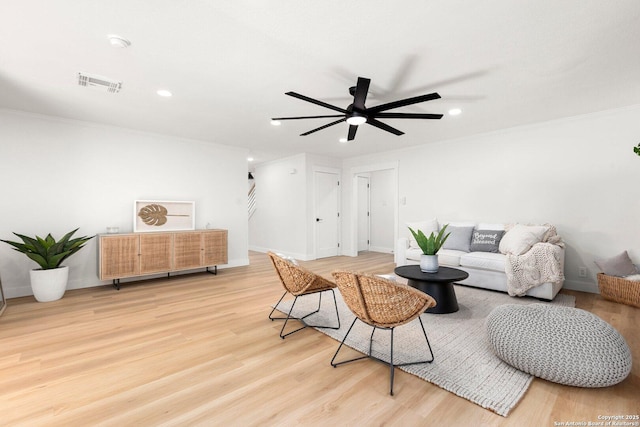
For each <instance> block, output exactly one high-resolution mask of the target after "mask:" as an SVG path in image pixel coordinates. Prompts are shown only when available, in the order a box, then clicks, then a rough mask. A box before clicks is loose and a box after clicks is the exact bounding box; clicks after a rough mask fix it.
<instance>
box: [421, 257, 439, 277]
mask: <svg viewBox="0 0 640 427" xmlns="http://www.w3.org/2000/svg"><path fill="white" fill-rule="evenodd" d="M420 271H422V272H423V273H437V272H438V255H424V254H423V255H420Z"/></svg>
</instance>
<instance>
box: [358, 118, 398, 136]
mask: <svg viewBox="0 0 640 427" xmlns="http://www.w3.org/2000/svg"><path fill="white" fill-rule="evenodd" d="M367 123H369V124H370V125H371V126H375V127H377V128H379V129H382V130H386V131H387V132H391V133H392V134H394V135H398V136H400V135H404V132H402V131H399V130H398V129H396V128H393V127H391V126H389V125H387V124H385V123H382V122H381V121H378V120H376V119H373V118H371V117H369V118H367Z"/></svg>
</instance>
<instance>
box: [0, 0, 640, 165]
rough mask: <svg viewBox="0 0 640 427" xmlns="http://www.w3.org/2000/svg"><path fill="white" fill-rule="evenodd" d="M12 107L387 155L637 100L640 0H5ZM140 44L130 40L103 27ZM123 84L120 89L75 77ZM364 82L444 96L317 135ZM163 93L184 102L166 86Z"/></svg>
mask: <svg viewBox="0 0 640 427" xmlns="http://www.w3.org/2000/svg"><path fill="white" fill-rule="evenodd" d="M0 1H1V2H2V7H1V8H0V108H2V107H5V108H9V109H15V110H23V111H28V112H33V113H39V114H46V115H53V116H60V117H64V118H70V119H79V120H87V121H93V122H99V123H105V124H109V125H115V126H121V127H125V128H132V129H139V130H143V131H150V132H157V133H162V134H169V135H175V136H180V137H186V138H195V139H201V140H206V141H212V142H216V143H221V144H228V145H235V146H240V147H246V148H248V149H249V150H250V151H251V153H252V154H253V155H254V157H255V158H256V160H258V161H262V160H268V159H271V158H274V157H275V156H282V155H289V154H294V153H300V152H308V153H316V154H323V155H328V156H333V157H351V156H355V155H360V154H365V153H371V152H379V151H384V150H389V149H394V148H400V147H407V146H411V145H418V144H424V143H428V142H432V141H440V140H447V139H451V138H458V137H462V136H466V135H472V134H476V133H481V132H486V131H491V130H495V129H502V128H508V127H512V126H517V125H522V124H527V123H534V122H539V121H545V120H551V119H556V118H561V117H567V116H574V115H578V114H583V113H589V112H595V111H601V110H606V109H611V108H616V107H622V106H626V105H632V104H639V103H640V2H639V1H638V0H610V1H603V0H535V1H534V0H530V1H523V0H488V1H475V2H474V1H468V0H467V1H463V0H447V1H427V0H406V1H397V2H391V1H381V0H368V1H365V0H351V1H345V0H325V1H313V0H278V1H275V0H268V1H267V0H244V1H238V0H234V1H231V0H229V1H224V2H223V1H214V0H111V1H91V0H55V1H51V0H0ZM109 34H118V35H120V36H123V37H125V38H127V39H129V40H130V41H131V43H132V45H131V46H130V47H129V48H127V49H116V48H113V47H111V46H110V45H109V42H108V40H107V35H109ZM78 72H86V73H93V74H98V75H102V76H106V77H110V78H113V79H117V80H121V81H122V82H123V86H122V90H121V92H120V93H117V94H109V93H106V92H105V93H102V92H98V91H95V90H92V89H88V88H84V87H81V86H79V85H78V84H77V73H78ZM358 76H363V77H368V78H370V79H372V84H371V89H370V93H369V97H368V99H367V106H368V107H371V106H373V105H375V104H378V103H383V102H388V101H392V100H396V99H400V98H405V97H411V96H417V95H421V94H424V93H430V92H434V91H437V92H438V93H439V94H440V95H441V96H442V99H440V100H436V101H430V102H426V103H423V104H418V105H415V106H411V107H405V108H403V109H400V110H394V111H405V112H428V113H446V112H447V111H448V110H449V109H450V108H452V107H459V108H462V110H463V113H462V115H460V116H457V117H452V116H448V115H445V117H444V118H443V119H442V120H386V121H385V122H386V123H388V124H390V125H391V126H394V127H397V128H399V129H400V130H402V131H404V132H405V135H403V136H399V137H398V136H395V135H392V134H390V133H387V132H384V131H382V130H379V129H376V128H374V127H372V126H369V125H363V126H361V127H360V129H359V131H358V135H357V137H356V139H355V142H350V143H348V144H341V143H339V142H338V139H339V138H340V137H342V136H346V132H347V129H348V125H347V124H345V123H341V124H339V125H335V126H333V127H330V128H327V129H325V130H322V131H319V132H316V133H314V134H312V135H309V136H306V137H301V136H298V135H299V134H300V133H302V132H305V131H308V130H311V129H313V128H315V127H318V126H321V125H322V124H325V123H328V122H330V121H331V119H315V120H299V121H289V122H284V123H283V125H282V126H279V127H275V126H272V125H271V124H270V118H271V117H275V116H298V115H321V114H333V113H334V112H332V111H331V110H328V109H324V108H322V107H319V106H316V105H313V104H309V103H306V102H304V101H301V100H298V99H295V98H292V97H288V96H285V95H284V92H287V91H295V92H298V93H301V94H304V95H307V96H309V97H312V98H317V99H320V100H323V101H325V102H328V103H331V104H337V105H338V106H340V107H342V108H345V107H346V106H347V105H348V104H350V98H349V95H348V88H349V86H353V85H355V82H356V79H357V77H358ZM159 88H165V89H169V90H171V91H172V92H173V94H174V96H173V97H172V98H168V99H167V98H161V97H159V96H157V95H156V90H157V89H159Z"/></svg>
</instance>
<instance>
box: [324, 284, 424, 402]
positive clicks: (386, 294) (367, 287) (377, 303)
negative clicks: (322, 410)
mask: <svg viewBox="0 0 640 427" xmlns="http://www.w3.org/2000/svg"><path fill="white" fill-rule="evenodd" d="M332 275H333V277H334V279H335V281H336V284H337V285H338V289H339V290H340V293H341V294H342V297H343V298H344V301H345V303H346V304H347V306H348V307H349V309H350V310H351V311H352V312H353V314H354V315H355V316H356V318H355V319H353V323H351V326H350V327H349V330H348V331H347V334H346V335H345V337H344V339H343V340H342V342H341V343H340V346H339V347H338V350H336V352H335V354H334V355H333V358H332V359H331V366H333V367H334V368H335V367H337V366H339V365H342V364H345V363H349V362H353V361H356V360H361V359H365V358H371V359H375V360H378V361H380V362H383V363H388V364H389V367H390V370H391V373H390V379H389V383H390V386H389V394H391V395H392V396H393V377H394V370H395V367H396V366H407V365H416V364H420V363H431V362H433V360H434V357H433V351H432V350H431V344H430V343H429V338H427V332H426V331H425V329H424V325H423V323H422V319H421V318H420V315H421V314H422V313H424V311H425V310H426V309H428V308H431V307H435V305H436V301H435V300H434V299H433V298H432V297H431V296H429V295H427V294H425V293H424V292H421V291H419V290H417V289H414V288H412V287H410V286H407V285H403V284H400V283H396V282H394V281H392V280H388V279H385V278H382V277H379V276H374V275H371V274H365V273H353V272H348V271H334V272H333V273H332ZM416 318H418V320H419V321H420V326H421V327H422V333H423V334H424V338H425V340H426V342H427V347H428V348H429V353H430V354H431V359H430V360H421V361H416V362H409V363H398V364H394V361H393V331H394V329H395V328H396V327H398V326H402V325H405V324H407V323H409V322H411V321H412V320H414V319H416ZM357 320H360V321H361V322H363V323H365V324H367V325H369V326H372V327H373V329H372V331H371V337H370V339H369V352H368V354H367V355H365V356H360V357H356V358H354V359H350V360H344V361H341V362H337V363H336V361H335V360H336V356H338V352H340V349H341V348H342V346H343V345H344V343H345V341H346V339H347V337H348V336H349V333H350V332H351V328H353V325H355V323H356V321H357ZM376 329H387V330H390V331H391V338H390V339H391V351H390V355H389V362H386V361H384V360H382V359H379V358H377V357H375V356H372V355H371V348H372V345H373V334H374V333H375V331H376Z"/></svg>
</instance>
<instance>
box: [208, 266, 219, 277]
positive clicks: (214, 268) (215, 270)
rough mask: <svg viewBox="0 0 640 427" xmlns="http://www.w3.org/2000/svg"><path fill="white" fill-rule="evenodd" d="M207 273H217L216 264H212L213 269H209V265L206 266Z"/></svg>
mask: <svg viewBox="0 0 640 427" xmlns="http://www.w3.org/2000/svg"><path fill="white" fill-rule="evenodd" d="M207 273H211V274H215V275H217V274H218V266H217V265H214V266H213V271H211V270H209V267H207Z"/></svg>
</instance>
